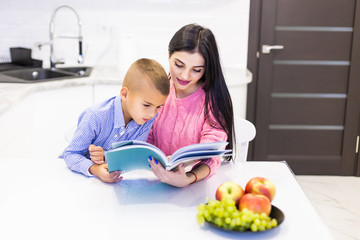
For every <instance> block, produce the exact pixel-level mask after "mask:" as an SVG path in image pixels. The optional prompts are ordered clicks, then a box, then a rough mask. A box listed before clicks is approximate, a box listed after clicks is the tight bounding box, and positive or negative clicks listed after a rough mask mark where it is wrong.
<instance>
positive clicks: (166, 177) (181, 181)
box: [148, 157, 195, 187]
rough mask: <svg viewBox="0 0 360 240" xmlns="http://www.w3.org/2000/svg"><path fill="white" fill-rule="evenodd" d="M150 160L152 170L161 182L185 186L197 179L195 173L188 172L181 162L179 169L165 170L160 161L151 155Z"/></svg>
mask: <svg viewBox="0 0 360 240" xmlns="http://www.w3.org/2000/svg"><path fill="white" fill-rule="evenodd" d="M148 161H149V164H150V167H151V170H152V171H153V172H154V174H155V176H157V177H158V178H159V179H160V181H161V182H164V183H167V184H169V185H172V186H175V187H184V186H187V185H189V184H191V183H192V182H194V180H195V176H194V175H193V174H189V175H187V174H186V172H185V168H184V164H180V165H179V166H178V170H177V171H175V172H173V171H167V170H165V168H164V167H163V166H162V165H161V163H159V161H158V160H156V159H154V158H153V157H149V159H148Z"/></svg>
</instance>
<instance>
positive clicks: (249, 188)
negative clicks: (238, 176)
mask: <svg viewBox="0 0 360 240" xmlns="http://www.w3.org/2000/svg"><path fill="white" fill-rule="evenodd" d="M245 192H246V193H253V194H261V195H264V196H266V197H268V198H269V200H270V202H272V200H273V199H274V197H275V192H276V191H275V185H274V184H273V183H272V182H271V181H270V180H268V179H266V178H263V177H254V178H252V179H250V181H249V182H248V183H247V184H246V187H245Z"/></svg>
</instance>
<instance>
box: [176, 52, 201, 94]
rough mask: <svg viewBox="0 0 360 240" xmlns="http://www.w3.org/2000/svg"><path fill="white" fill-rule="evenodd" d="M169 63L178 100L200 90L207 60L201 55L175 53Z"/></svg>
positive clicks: (196, 53)
mask: <svg viewBox="0 0 360 240" xmlns="http://www.w3.org/2000/svg"><path fill="white" fill-rule="evenodd" d="M169 61H170V76H171V79H172V80H173V82H174V86H175V90H176V95H177V97H178V98H184V97H186V96H188V95H190V94H192V93H193V92H195V91H196V90H197V89H199V87H200V86H201V85H200V83H199V80H200V78H201V77H202V76H203V75H204V72H205V59H204V58H203V56H202V55H201V54H200V53H198V52H195V53H189V52H185V51H179V52H174V53H173V54H172V55H171V56H170V59H169Z"/></svg>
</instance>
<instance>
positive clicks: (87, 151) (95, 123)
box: [59, 58, 170, 182]
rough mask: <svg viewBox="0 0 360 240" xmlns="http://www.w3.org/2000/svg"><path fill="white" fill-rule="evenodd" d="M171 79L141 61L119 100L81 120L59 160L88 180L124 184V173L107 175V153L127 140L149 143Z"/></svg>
mask: <svg viewBox="0 0 360 240" xmlns="http://www.w3.org/2000/svg"><path fill="white" fill-rule="evenodd" d="M169 88H170V85H169V79H168V77H167V74H166V72H165V70H164V68H163V67H162V66H161V65H160V64H159V63H158V62H156V61H155V60H151V59H145V58H142V59H139V60H137V61H136V62H134V63H133V64H132V65H131V66H130V68H129V70H128V72H127V73H126V75H125V78H124V82H123V85H122V88H121V90H120V96H116V97H112V98H110V99H108V100H107V101H105V102H102V103H100V104H97V105H95V106H93V107H91V108H88V109H86V110H85V111H84V112H83V113H82V114H81V115H80V117H79V120H78V127H77V129H76V131H75V133H74V136H73V139H72V142H71V143H70V145H69V146H68V147H67V148H66V149H65V150H64V152H63V153H62V154H61V155H60V157H59V158H63V159H64V160H65V162H66V164H67V166H68V167H69V168H70V169H71V170H73V171H75V172H79V173H82V174H84V175H85V176H93V175H95V176H97V177H98V178H100V179H101V180H102V181H104V182H118V181H121V179H122V177H120V174H121V172H120V171H115V172H111V173H109V172H108V169H107V164H106V163H105V161H104V150H105V151H107V150H109V149H111V146H112V143H114V142H118V141H124V140H141V141H146V139H147V137H148V134H149V131H150V129H151V127H152V125H153V123H154V120H155V118H156V116H157V111H158V110H159V108H160V107H161V106H162V105H163V104H164V102H165V100H166V98H167V95H168V94H169Z"/></svg>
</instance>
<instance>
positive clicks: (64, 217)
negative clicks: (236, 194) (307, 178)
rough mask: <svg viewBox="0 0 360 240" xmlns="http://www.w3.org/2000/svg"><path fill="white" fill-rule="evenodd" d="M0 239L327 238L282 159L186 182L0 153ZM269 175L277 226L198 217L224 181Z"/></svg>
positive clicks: (227, 166)
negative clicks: (102, 172) (109, 179)
mask: <svg viewBox="0 0 360 240" xmlns="http://www.w3.org/2000/svg"><path fill="white" fill-rule="evenodd" d="M0 162H1V166H2V169H12V170H11V171H3V172H2V174H1V175H0V189H1V196H2V197H1V198H0V213H1V214H0V223H1V231H0V239H7V240H11V239H182V240H183V239H208V240H211V239H286V240H288V239H327V240H328V239H332V236H331V235H330V233H329V231H328V229H327V228H326V226H325V225H324V223H323V222H322V220H321V219H320V217H319V215H318V214H317V212H316V211H315V209H314V208H313V206H312V205H311V204H310V202H309V200H308V198H307V197H306V196H305V194H304V192H303V191H302V190H301V188H300V186H299V184H298V183H297V181H296V179H295V177H294V176H293V174H292V172H291V170H290V169H289V167H288V165H287V164H286V163H285V162H238V163H236V164H233V163H228V164H224V165H223V166H222V167H221V168H220V169H219V171H218V172H217V173H216V174H215V175H214V176H213V177H211V178H209V179H208V180H206V181H201V182H198V183H195V184H193V185H190V186H189V187H186V188H175V187H171V186H168V185H166V184H163V183H159V182H158V180H156V179H155V178H154V176H153V175H152V173H151V172H149V171H136V172H128V173H127V174H125V175H124V180H123V181H121V182H119V183H116V184H106V183H103V182H101V181H100V180H99V179H97V178H87V177H84V176H83V175H80V174H76V173H74V172H72V171H70V170H69V169H68V168H67V167H66V166H65V163H64V161H62V160H61V159H56V158H0ZM255 176H263V177H266V178H268V179H271V180H272V181H273V182H274V184H275V186H276V188H277V193H276V196H275V199H274V200H273V205H275V206H277V207H278V208H280V209H281V210H282V211H283V212H284V214H285V221H284V222H283V223H282V224H281V225H280V226H279V227H277V228H275V229H272V230H270V231H267V232H261V233H251V232H249V233H231V232H224V231H221V230H217V229H213V228H211V227H209V226H208V225H203V226H199V225H198V224H197V222H196V214H197V206H198V205H199V204H201V203H205V202H206V197H209V198H212V199H214V197H215V192H216V189H217V187H218V186H219V185H220V184H221V183H223V182H225V181H229V180H232V181H235V182H237V183H239V184H240V185H242V186H245V184H246V182H247V181H248V180H249V179H250V178H252V177H255Z"/></svg>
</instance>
